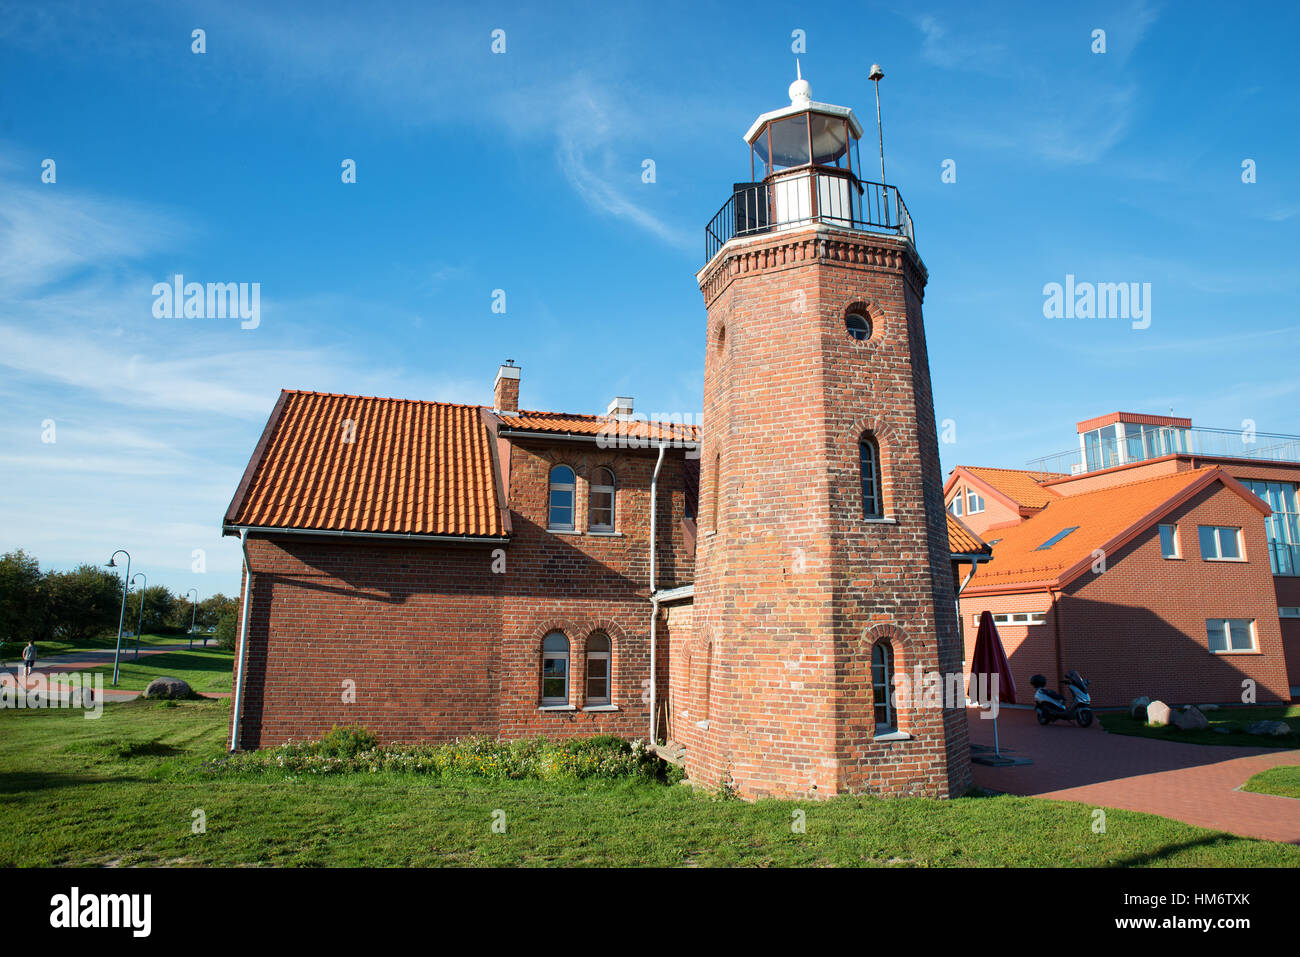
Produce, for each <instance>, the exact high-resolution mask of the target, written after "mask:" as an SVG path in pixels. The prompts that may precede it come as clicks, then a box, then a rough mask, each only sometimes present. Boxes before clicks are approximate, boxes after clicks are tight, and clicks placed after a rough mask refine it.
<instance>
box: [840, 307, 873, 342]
mask: <svg viewBox="0 0 1300 957" xmlns="http://www.w3.org/2000/svg"><path fill="white" fill-rule="evenodd" d="M844 326H845V328H847V329H848V331H849V335H850V336H852V337H853V338H854V339H858V340H863V339H870V338H871V320H870V319H868V318H867V317H866V316H864V315H862V314H861V313H857V312H850V313H849V314H848V315H847V316H845V317H844Z"/></svg>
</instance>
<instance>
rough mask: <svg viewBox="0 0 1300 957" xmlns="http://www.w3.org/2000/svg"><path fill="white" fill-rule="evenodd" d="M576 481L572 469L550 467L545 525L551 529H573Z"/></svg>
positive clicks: (568, 530)
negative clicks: (549, 485)
mask: <svg viewBox="0 0 1300 957" xmlns="http://www.w3.org/2000/svg"><path fill="white" fill-rule="evenodd" d="M575 485H576V482H575V481H574V477H573V469H571V468H569V467H568V466H567V465H557V466H555V468H553V469H551V489H550V496H549V499H548V503H547V504H548V517H547V520H546V521H547V527H548V528H550V529H552V530H553V531H558V532H571V531H573V528H574V525H573V492H574V487H575Z"/></svg>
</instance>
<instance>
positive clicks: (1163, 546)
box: [1160, 525, 1180, 558]
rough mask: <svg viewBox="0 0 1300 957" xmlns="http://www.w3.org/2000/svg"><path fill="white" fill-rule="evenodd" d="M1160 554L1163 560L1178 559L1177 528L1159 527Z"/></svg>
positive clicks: (1172, 526) (1170, 526) (1169, 526)
mask: <svg viewBox="0 0 1300 957" xmlns="http://www.w3.org/2000/svg"><path fill="white" fill-rule="evenodd" d="M1160 554H1161V555H1162V556H1164V557H1165V558H1179V557H1180V555H1179V553H1178V526H1177V525H1161V526H1160Z"/></svg>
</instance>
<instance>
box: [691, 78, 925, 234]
mask: <svg viewBox="0 0 1300 957" xmlns="http://www.w3.org/2000/svg"><path fill="white" fill-rule="evenodd" d="M789 93H790V105H789V106H784V107H782V108H780V109H778V110H772V111H770V112H768V113H764V114H763V115H762V116H760V117H759V118H758V119H756V120H755V121H754V123H753V125H752V126H750V128H749V131H748V132H747V133H746V134H745V142H746V143H747V144H748V145H749V164H750V170H749V172H750V179H749V182H747V183H736V184H734V185H733V189H732V198H731V199H730V200H729V201H728V202H727V203H726V204H725V205H724V206H723V208H722V209H721V210H719V211H718V214H717V215H716V216H715V217H714V218H713V220H712V221H711V222H710V223H709V225H708V226H706V227H705V253H706V258H710V259H711V258H712V257H713V256H714V255H715V254H716V253H717V252H718V250H719V249H721V248H722V246H723V245H725V244H726V243H727V242H728V241H730V240H731V239H733V238H736V237H740V236H746V235H751V234H754V233H763V232H769V231H773V230H784V229H795V228H799V227H802V226H806V225H808V224H810V223H825V224H827V225H831V226H838V227H841V228H844V229H854V230H860V229H870V230H884V231H889V232H895V233H899V234H902V235H904V236H906V237H907V238H908V239H911V238H912V231H911V220H910V218H908V216H907V209H906V207H905V206H903V204H902V201H901V200H900V199H899V198H898V193H897V191H896V190H895V189H894V188H893V187H891V186H887V185H885V184H884V183H873V182H868V181H866V180H865V179H863V176H862V158H861V155H860V152H859V148H858V142H859V140H860V139H861V138H862V133H863V130H862V124H861V123H859V122H858V118H857V117H856V116H855V115H854V113H853V110H852V109H850V108H849V107H847V106H834V105H832V104H830V103H818V102H816V101H815V100H813V98H812V87H811V85H810V84H809V83H808V81H807V80H805V79H804V78H803V73H802V70H800V69H799V68H798V67H796V79H795V81H794V82H793V83H791V84H790V90H789Z"/></svg>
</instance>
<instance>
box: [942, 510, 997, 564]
mask: <svg viewBox="0 0 1300 957" xmlns="http://www.w3.org/2000/svg"><path fill="white" fill-rule="evenodd" d="M944 514H945V515H947V516H948V551H949V552H951V553H952V554H953V555H986V554H988V551H989V546H988V544H987V543H985V541H984V540H983V539H981V538H980V537H979V536H978V535H976V534H975V533H974V532H972V531H971V530H970V529H969V528H967V527H966V524H965V522H963V521H962V520H961V519H960V518H958V517H957V516H956V515H954V514H953V513H952V512H944Z"/></svg>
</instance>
